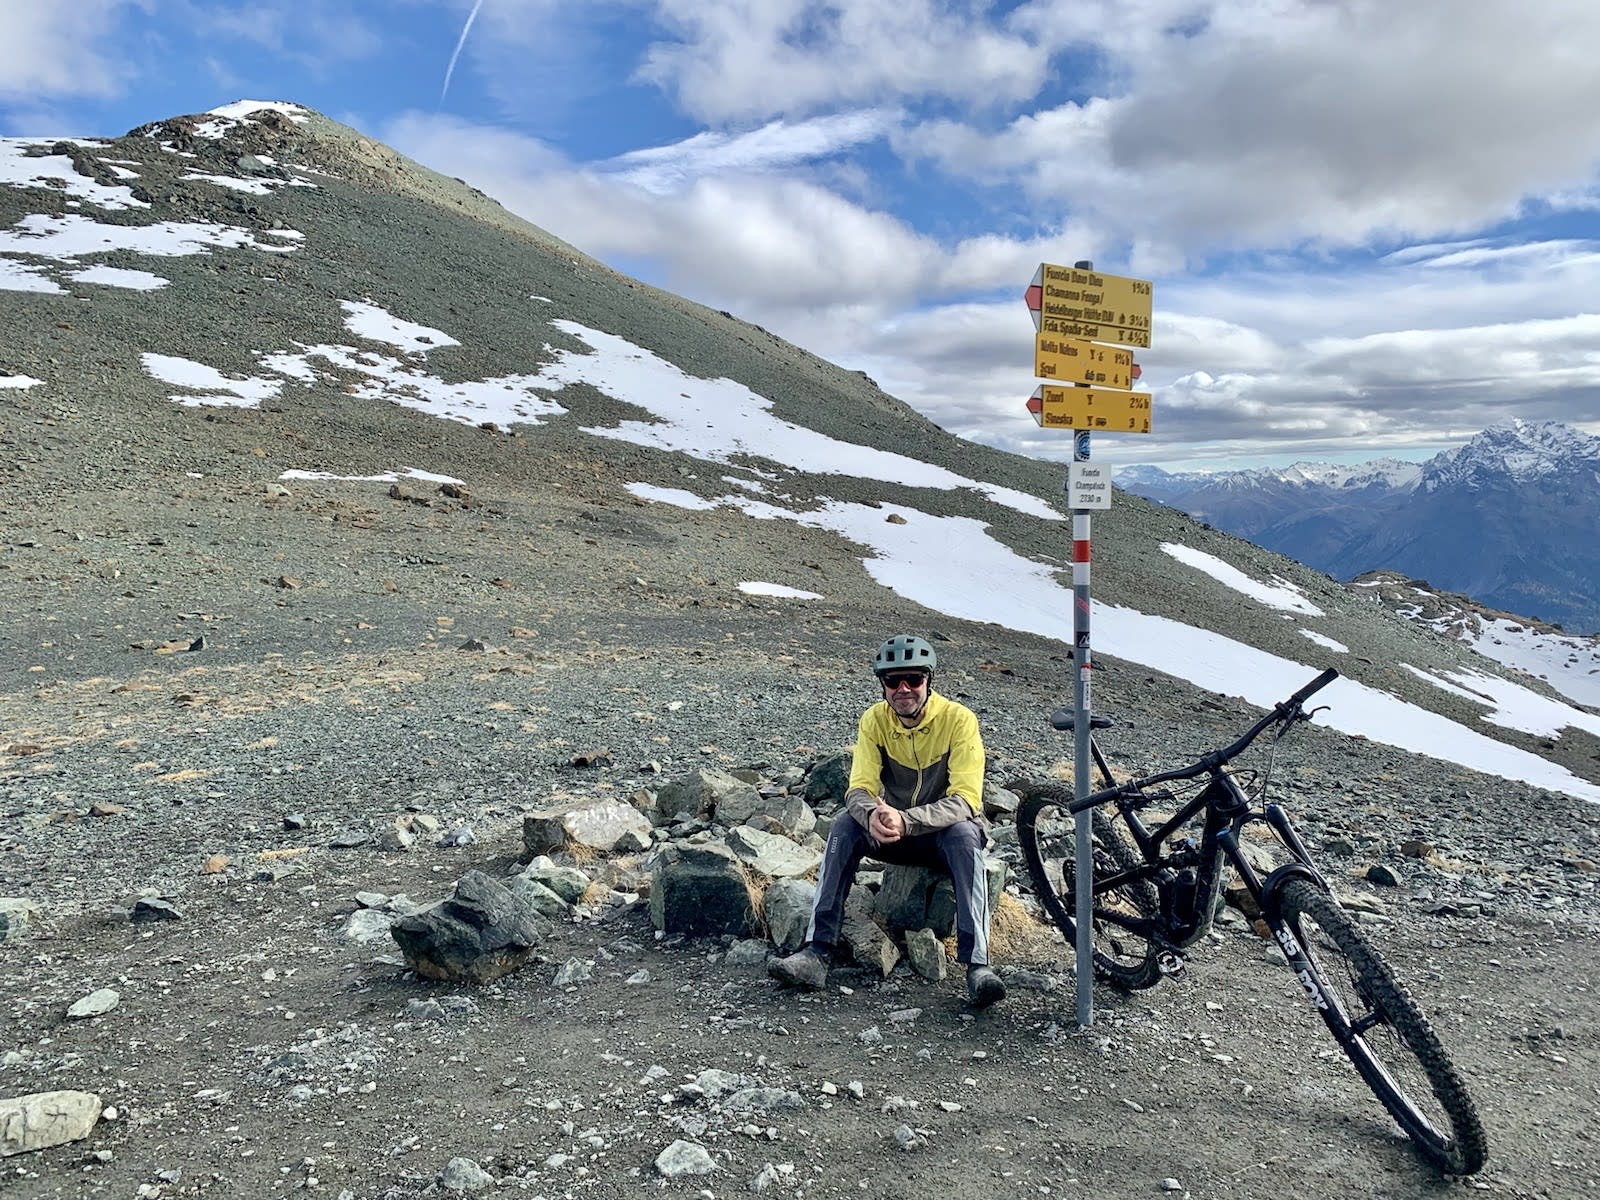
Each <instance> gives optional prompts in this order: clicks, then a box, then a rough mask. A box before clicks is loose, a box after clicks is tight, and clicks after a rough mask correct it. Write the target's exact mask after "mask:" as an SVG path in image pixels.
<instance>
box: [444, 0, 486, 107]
mask: <svg viewBox="0 0 1600 1200" xmlns="http://www.w3.org/2000/svg"><path fill="white" fill-rule="evenodd" d="M482 7H483V0H478V2H477V3H476V4H474V5H473V6H472V11H471V12H470V13H468V14H467V23H466V24H465V25H463V26H462V27H461V36H460V37H459V38H457V39H456V48H455V53H453V54H451V55H450V65H449V66H448V67H446V68H445V69H444V86H443V87H442V88H440V89H439V103H440V104H443V103H444V94H445V93H446V92H448V91H449V90H450V76H452V75H454V74H455V71H456V59H458V58H460V57H461V47H463V46H465V45H466V44H467V34H468V33H469V32H471V30H472V23H473V22H474V21H476V20H477V19H478V10H479V9H480V8H482Z"/></svg>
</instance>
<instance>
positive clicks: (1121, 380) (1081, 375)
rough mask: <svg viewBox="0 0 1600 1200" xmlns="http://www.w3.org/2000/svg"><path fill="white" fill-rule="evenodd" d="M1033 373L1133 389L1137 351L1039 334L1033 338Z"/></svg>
mask: <svg viewBox="0 0 1600 1200" xmlns="http://www.w3.org/2000/svg"><path fill="white" fill-rule="evenodd" d="M1033 373H1034V374H1035V375H1037V376H1038V377H1039V378H1040V379H1054V380H1059V381H1060V382H1062V383H1085V384H1088V385H1089V386H1090V387H1094V386H1097V385H1098V386H1101V387H1112V388H1129V387H1132V386H1133V351H1132V350H1119V349H1118V348H1117V347H1115V346H1102V345H1100V344H1099V343H1097V342H1091V341H1087V340H1086V339H1084V338H1069V337H1057V336H1056V335H1055V334H1051V333H1039V334H1036V335H1035V336H1034V339H1033Z"/></svg>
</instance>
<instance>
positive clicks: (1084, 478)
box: [1067, 462, 1111, 508]
mask: <svg viewBox="0 0 1600 1200" xmlns="http://www.w3.org/2000/svg"><path fill="white" fill-rule="evenodd" d="M1067 496H1068V502H1067V507H1068V508H1110V507H1111V468H1110V467H1108V466H1106V464H1105V463H1088V462H1075V463H1069V464H1067Z"/></svg>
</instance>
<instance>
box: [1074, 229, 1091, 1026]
mask: <svg viewBox="0 0 1600 1200" xmlns="http://www.w3.org/2000/svg"><path fill="white" fill-rule="evenodd" d="M1073 266H1074V267H1077V268H1078V269H1080V270H1084V271H1092V270H1093V269H1094V263H1092V262H1087V261H1083V262H1076V263H1074V264H1073ZM1072 461H1073V462H1088V461H1089V431H1088V430H1087V429H1080V430H1077V431H1076V432H1075V433H1074V434H1073V441H1072ZM1072 665H1073V681H1072V711H1073V723H1072V732H1073V751H1072V791H1073V795H1075V796H1076V797H1077V798H1078V799H1079V800H1082V799H1083V798H1084V797H1085V796H1087V795H1088V794H1089V792H1090V790H1091V786H1090V779H1089V733H1090V729H1089V671H1090V669H1091V666H1092V663H1091V661H1090V658H1089V510H1088V509H1086V508H1075V509H1073V510H1072ZM1075 832H1076V835H1077V842H1076V868H1077V869H1076V872H1075V874H1074V876H1073V878H1074V879H1075V880H1076V881H1077V896H1076V901H1077V905H1076V909H1075V914H1074V917H1073V920H1074V922H1075V924H1076V927H1077V931H1078V945H1077V985H1078V1027H1079V1028H1080V1029H1087V1028H1088V1027H1089V1025H1090V1024H1091V1023H1092V1022H1093V1021H1094V988H1093V981H1094V960H1093V954H1092V951H1091V946H1092V942H1091V941H1090V928H1089V922H1090V919H1091V914H1092V911H1093V904H1094V844H1093V841H1092V838H1091V836H1090V821H1089V813H1088V811H1087V810H1085V811H1083V812H1081V813H1079V814H1078V816H1077V828H1076V830H1075Z"/></svg>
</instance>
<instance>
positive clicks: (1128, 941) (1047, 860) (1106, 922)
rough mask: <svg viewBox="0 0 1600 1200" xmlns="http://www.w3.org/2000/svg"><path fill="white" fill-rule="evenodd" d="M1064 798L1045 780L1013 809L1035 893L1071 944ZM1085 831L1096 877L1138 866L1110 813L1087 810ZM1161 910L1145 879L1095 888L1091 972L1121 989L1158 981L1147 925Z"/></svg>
mask: <svg viewBox="0 0 1600 1200" xmlns="http://www.w3.org/2000/svg"><path fill="white" fill-rule="evenodd" d="M1071 799H1072V796H1071V795H1070V794H1069V793H1067V792H1066V790H1065V789H1056V788H1052V787H1047V788H1040V789H1036V790H1034V791H1032V792H1030V793H1029V794H1028V796H1027V797H1026V798H1025V799H1024V800H1023V802H1022V804H1021V805H1020V806H1019V807H1018V809H1017V840H1018V841H1019V842H1020V843H1021V845H1022V857H1023V860H1024V861H1025V862H1026V863H1027V864H1028V876H1029V878H1030V880H1031V881H1032V883H1033V892H1034V895H1035V896H1037V897H1038V898H1039V903H1040V904H1041V905H1042V906H1043V907H1044V910H1045V912H1047V913H1049V914H1050V919H1051V920H1052V921H1054V922H1055V924H1056V928H1057V929H1059V930H1061V932H1062V933H1063V934H1065V935H1066V938H1067V941H1068V942H1069V943H1074V944H1076V942H1077V938H1078V932H1077V928H1078V927H1077V922H1076V920H1075V919H1074V916H1075V913H1076V912H1077V842H1076V820H1077V819H1076V818H1075V817H1074V816H1073V815H1072V814H1071V813H1069V812H1068V811H1067V809H1066V805H1067V803H1068V802H1069V801H1070V800H1071ZM1090 830H1091V835H1092V842H1093V848H1094V876H1095V878H1097V879H1101V878H1107V877H1109V876H1111V875H1114V874H1116V873H1117V872H1120V871H1126V870H1130V869H1132V868H1134V867H1137V866H1138V865H1139V863H1140V859H1139V854H1138V852H1137V851H1136V850H1135V849H1134V847H1133V844H1132V843H1131V842H1130V841H1129V840H1128V836H1127V834H1125V833H1123V831H1122V829H1121V828H1120V827H1119V826H1118V825H1117V823H1116V821H1115V819H1114V818H1112V817H1110V816H1108V815H1107V814H1106V813H1105V812H1103V811H1102V810H1100V809H1098V808H1097V809H1095V810H1093V813H1092V815H1091V817H1090ZM1160 912H1161V903H1160V900H1159V898H1158V896H1157V893H1156V889H1155V886H1154V885H1153V884H1152V883H1150V882H1149V881H1148V880H1140V881H1137V882H1134V883H1131V884H1128V885H1126V886H1124V887H1120V888H1117V889H1116V890H1114V891H1109V892H1096V894H1095V897H1094V907H1093V914H1094V915H1093V920H1092V922H1091V926H1090V944H1091V946H1092V948H1093V955H1092V961H1093V963H1094V970H1095V974H1096V975H1098V976H1099V977H1100V978H1101V979H1104V980H1105V981H1106V982H1107V983H1110V984H1114V985H1115V986H1117V987H1120V988H1125V989H1128V990H1134V989H1138V988H1147V987H1151V986H1153V985H1154V984H1156V983H1158V982H1159V981H1160V979H1161V967H1160V964H1159V961H1158V959H1157V954H1158V952H1159V950H1160V949H1161V947H1160V946H1159V945H1158V944H1157V942H1156V941H1155V940H1154V938H1155V932H1154V931H1155V929H1156V928H1157V922H1158V920H1159V917H1160Z"/></svg>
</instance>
